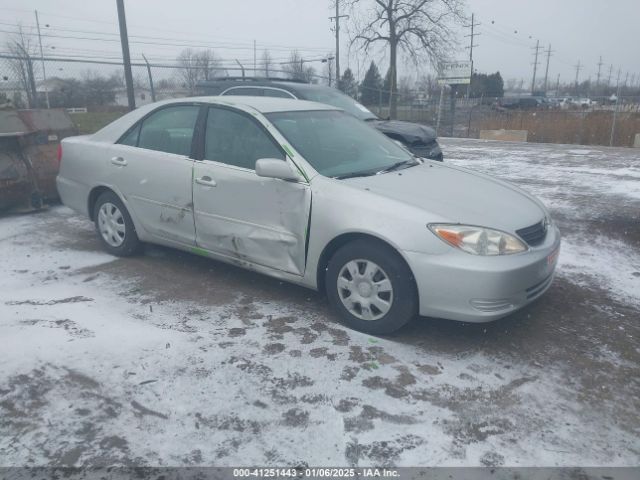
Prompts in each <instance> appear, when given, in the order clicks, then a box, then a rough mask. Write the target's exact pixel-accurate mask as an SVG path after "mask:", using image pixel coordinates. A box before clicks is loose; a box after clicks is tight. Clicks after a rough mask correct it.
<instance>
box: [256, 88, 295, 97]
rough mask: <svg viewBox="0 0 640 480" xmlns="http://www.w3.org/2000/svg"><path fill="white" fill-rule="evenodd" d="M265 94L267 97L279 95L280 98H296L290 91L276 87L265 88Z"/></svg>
mask: <svg viewBox="0 0 640 480" xmlns="http://www.w3.org/2000/svg"><path fill="white" fill-rule="evenodd" d="M264 96H265V97H278V98H295V97H294V96H293V95H291V94H290V93H289V92H286V91H284V90H277V89H275V88H274V89H272V88H265V89H264Z"/></svg>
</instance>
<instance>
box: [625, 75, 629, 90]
mask: <svg viewBox="0 0 640 480" xmlns="http://www.w3.org/2000/svg"><path fill="white" fill-rule="evenodd" d="M627 82H629V72H627V75H626V76H625V77H624V88H627Z"/></svg>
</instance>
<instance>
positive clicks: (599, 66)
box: [596, 55, 603, 87]
mask: <svg viewBox="0 0 640 480" xmlns="http://www.w3.org/2000/svg"><path fill="white" fill-rule="evenodd" d="M602 65H603V63H602V55H600V61H599V62H598V77H597V80H596V87H598V86H600V70H601V69H602Z"/></svg>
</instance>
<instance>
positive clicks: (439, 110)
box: [436, 83, 444, 136]
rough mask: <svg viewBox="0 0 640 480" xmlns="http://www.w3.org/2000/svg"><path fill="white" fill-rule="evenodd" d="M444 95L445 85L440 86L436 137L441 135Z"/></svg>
mask: <svg viewBox="0 0 640 480" xmlns="http://www.w3.org/2000/svg"><path fill="white" fill-rule="evenodd" d="M443 95H444V83H443V84H442V85H440V100H439V101H438V120H437V122H436V136H438V135H439V134H440V118H441V117H442V96H443Z"/></svg>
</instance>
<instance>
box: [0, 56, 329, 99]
mask: <svg viewBox="0 0 640 480" xmlns="http://www.w3.org/2000/svg"><path fill="white" fill-rule="evenodd" d="M279 67H281V66H279ZM123 71H124V70H123V64H122V63H121V62H115V61H114V62H111V61H102V60H100V61H97V60H88V59H86V60H85V59H72V58H50V57H45V58H44V59H41V58H39V57H19V56H15V55H0V105H6V106H13V107H14V108H47V107H50V108H67V109H85V108H86V109H87V110H93V111H99V110H118V109H126V108H127V107H128V101H127V89H126V86H125V81H124V74H123ZM131 71H132V76H133V88H134V97H135V103H136V106H141V105H145V104H147V103H150V102H154V101H159V100H164V99H167V98H180V97H188V96H193V95H196V94H197V93H198V88H197V85H198V83H200V82H202V81H206V80H212V79H215V78H220V77H245V76H246V77H256V76H261V77H269V78H288V77H289V72H288V71H286V70H283V69H278V68H269V69H268V70H267V71H265V70H264V69H258V68H256V69H254V68H252V67H245V66H243V65H241V64H240V63H238V64H237V65H236V66H224V67H222V66H216V65H211V66H207V67H202V66H185V65H178V64H160V63H132V64H131ZM310 79H311V80H312V81H314V82H319V83H326V82H327V79H326V78H325V77H323V76H321V75H311V76H310Z"/></svg>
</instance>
